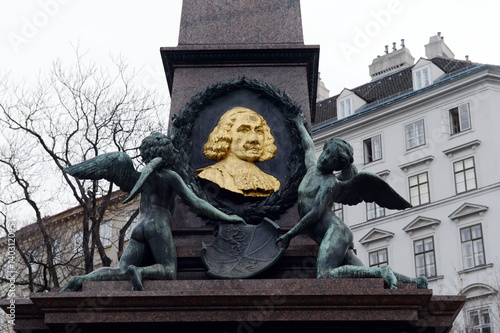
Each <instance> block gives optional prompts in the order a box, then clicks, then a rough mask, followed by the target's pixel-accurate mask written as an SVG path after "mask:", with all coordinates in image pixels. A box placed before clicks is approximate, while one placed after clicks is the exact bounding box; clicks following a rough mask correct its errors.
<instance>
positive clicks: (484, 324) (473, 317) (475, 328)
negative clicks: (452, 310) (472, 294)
mask: <svg viewBox="0 0 500 333" xmlns="http://www.w3.org/2000/svg"><path fill="white" fill-rule="evenodd" d="M468 314H469V325H468V326H469V327H468V330H467V332H474V333H491V332H493V328H492V325H491V322H490V311H489V309H488V308H482V309H477V310H472V311H469V312H468Z"/></svg>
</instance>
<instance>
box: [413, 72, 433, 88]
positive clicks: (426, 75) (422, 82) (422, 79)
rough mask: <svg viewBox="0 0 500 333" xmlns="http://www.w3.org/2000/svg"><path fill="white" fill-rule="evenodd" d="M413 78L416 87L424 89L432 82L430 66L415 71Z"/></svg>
mask: <svg viewBox="0 0 500 333" xmlns="http://www.w3.org/2000/svg"><path fill="white" fill-rule="evenodd" d="M413 79H414V83H415V89H414V90H418V89H422V88H424V87H427V86H428V85H430V84H431V70H430V67H424V68H421V69H418V70H415V71H413Z"/></svg>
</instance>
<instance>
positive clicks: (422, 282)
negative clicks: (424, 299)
mask: <svg viewBox="0 0 500 333" xmlns="http://www.w3.org/2000/svg"><path fill="white" fill-rule="evenodd" d="M394 275H396V278H397V279H398V281H399V282H403V283H416V284H417V289H428V288H429V285H428V282H427V278H426V277H425V276H419V277H417V278H411V277H408V276H405V275H403V274H399V273H396V272H394Z"/></svg>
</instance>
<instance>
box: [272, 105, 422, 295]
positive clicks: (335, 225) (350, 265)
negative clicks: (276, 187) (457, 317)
mask: <svg viewBox="0 0 500 333" xmlns="http://www.w3.org/2000/svg"><path fill="white" fill-rule="evenodd" d="M295 122H296V124H297V127H298V129H299V132H300V135H301V141H302V145H303V148H304V153H305V165H306V169H307V172H306V175H305V176H304V178H303V179H302V181H301V183H300V185H299V189H298V210H299V216H300V217H301V219H300V221H299V222H298V223H297V224H296V225H295V226H294V227H293V228H292V229H290V231H288V232H287V233H286V234H284V235H282V236H281V237H280V238H278V240H277V242H281V243H282V246H283V247H285V248H286V247H288V245H289V243H290V240H291V239H292V238H293V237H295V236H296V235H298V234H300V233H307V234H308V235H309V236H310V237H311V238H312V239H313V240H314V241H316V242H317V243H318V244H319V245H320V247H319V250H318V256H317V262H316V267H317V268H316V276H317V277H318V278H334V277H381V278H383V279H384V282H385V284H386V285H387V286H388V287H390V288H396V286H397V282H398V281H401V282H413V283H417V286H418V287H419V288H427V280H426V279H425V277H419V278H416V279H413V278H409V277H406V276H404V275H401V274H398V273H395V272H393V271H392V270H391V268H390V267H388V266H385V267H380V268H379V267H364V265H363V263H362V262H361V260H360V259H359V258H358V257H357V256H356V254H355V252H354V243H353V235H352V232H351V230H350V229H349V227H348V226H347V225H346V224H345V223H344V222H343V221H342V220H341V219H339V218H338V217H337V216H336V215H335V214H334V213H333V212H332V211H331V207H332V205H333V203H334V202H338V203H342V204H347V205H356V204H358V203H360V202H362V201H366V202H375V203H377V204H378V205H379V206H382V207H385V208H389V209H400V210H401V209H405V208H409V207H411V205H410V203H408V202H407V201H406V200H405V199H403V198H402V197H401V196H400V195H399V194H397V193H396V191H394V190H393V189H392V188H391V187H390V186H389V184H387V183H386V182H385V181H384V180H383V179H382V178H380V177H378V176H377V175H375V174H371V173H367V172H359V173H358V172H357V169H356V167H355V166H354V165H353V162H354V159H353V149H352V147H351V145H349V144H348V143H347V142H346V141H344V140H342V139H330V140H328V141H327V142H326V143H325V145H324V148H323V152H322V153H321V155H320V156H319V158H318V159H317V160H316V154H315V148H314V143H313V141H312V138H311V137H310V135H309V133H308V132H307V130H306V128H305V126H304V120H303V117H302V116H301V115H299V116H298V117H297V118H296V119H295ZM335 171H337V172H340V173H338V174H337V175H335V174H334V172H335Z"/></svg>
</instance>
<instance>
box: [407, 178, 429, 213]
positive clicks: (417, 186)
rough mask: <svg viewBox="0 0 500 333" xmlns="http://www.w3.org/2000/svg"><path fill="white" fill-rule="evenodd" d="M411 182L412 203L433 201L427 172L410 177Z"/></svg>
mask: <svg viewBox="0 0 500 333" xmlns="http://www.w3.org/2000/svg"><path fill="white" fill-rule="evenodd" d="M408 181H409V184H410V203H411V204H412V206H419V205H423V204H426V203H429V202H430V201H431V197H430V192H429V177H427V172H424V173H421V174H418V175H415V176H411V177H410V178H408Z"/></svg>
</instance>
